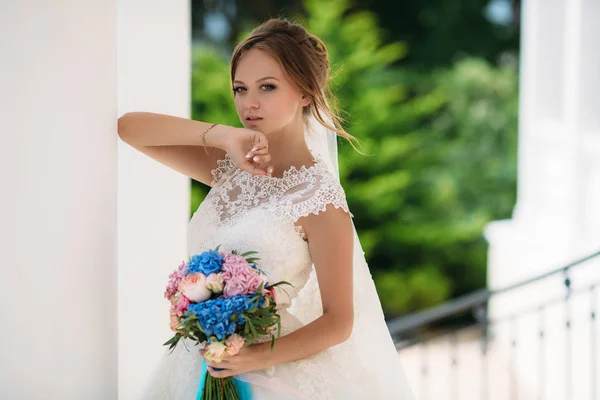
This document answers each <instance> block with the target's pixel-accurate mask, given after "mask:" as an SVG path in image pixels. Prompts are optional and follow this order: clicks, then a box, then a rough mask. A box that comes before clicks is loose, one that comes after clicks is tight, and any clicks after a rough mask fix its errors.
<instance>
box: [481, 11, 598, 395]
mask: <svg viewBox="0 0 600 400" xmlns="http://www.w3.org/2000/svg"><path fill="white" fill-rule="evenodd" d="M522 15H523V19H522V25H521V26H522V48H521V51H522V58H521V79H520V84H521V92H520V124H519V125H520V126H519V177H518V179H519V185H518V199H517V205H516V208H515V212H514V215H513V219H511V220H507V221H497V222H493V223H491V224H489V225H488V227H487V229H486V237H487V239H488V241H489V243H490V249H489V259H488V262H489V264H488V284H489V287H490V288H492V289H496V288H499V287H503V286H506V285H509V284H511V283H514V282H515V281H518V280H522V279H525V278H529V277H532V276H535V275H538V274H541V273H543V272H546V271H549V270H551V269H554V268H557V267H560V266H562V265H564V264H566V263H568V262H569V261H571V260H575V259H576V258H579V257H582V256H585V255H587V254H590V253H592V252H593V251H597V250H600V207H599V205H600V118H599V117H598V116H599V115H600V111H599V110H600V109H599V108H598V107H599V105H600V52H599V51H598V49H600V30H599V28H598V23H597V21H598V20H600V3H599V2H598V1H596V0H568V1H567V0H528V1H525V2H523V14H522ZM571 280H572V284H573V287H574V289H579V288H581V289H584V288H585V287H587V286H589V285H590V284H592V283H594V282H600V260H596V261H594V262H588V263H586V264H585V265H584V266H583V267H579V268H574V269H573V270H572V274H571ZM563 281H564V277H562V276H560V277H556V278H553V279H549V280H547V281H545V282H543V283H542V284H540V285H532V286H530V287H528V288H527V289H525V290H520V291H518V292H512V293H511V295H510V296H502V297H498V298H497V299H496V300H495V301H493V302H492V304H491V308H490V311H491V317H492V318H501V317H502V316H505V315H510V314H511V313H519V310H522V309H524V308H528V307H531V306H535V305H537V304H541V305H543V304H544V303H546V302H547V301H548V300H549V299H556V298H558V299H564V298H565V296H566V294H567V292H566V290H565V286H564V284H563ZM598 291H599V289H596V292H598ZM589 293H590V292H589V291H588V292H584V293H583V294H580V295H573V296H572V297H571V298H570V301H569V303H565V302H559V303H557V304H556V305H554V306H552V307H548V308H547V309H545V310H544V311H543V312H542V313H540V312H537V311H534V312H533V313H530V314H523V315H520V317H519V318H518V321H517V325H516V326H517V328H516V331H513V332H511V329H513V327H511V326H510V324H505V325H503V326H498V327H496V328H495V330H494V335H495V336H496V343H497V348H500V347H502V348H503V351H504V352H505V354H506V355H507V357H508V355H509V354H511V351H512V350H511V349H510V341H511V340H512V339H515V340H516V341H517V348H518V352H517V353H512V354H516V355H515V360H514V365H513V367H514V368H513V370H514V372H515V374H516V376H517V379H518V381H519V383H520V386H521V387H527V388H528V389H530V392H531V393H532V396H534V397H532V398H537V397H535V396H538V395H541V396H542V397H543V398H552V399H554V398H556V399H566V398H568V397H567V396H568V395H569V394H570V395H571V397H570V398H573V399H587V398H590V396H591V392H590V390H591V388H592V381H593V380H594V379H595V380H598V381H600V371H598V370H597V373H598V376H596V377H592V376H591V375H590V367H591V363H592V359H593V358H595V360H596V363H597V364H599V363H600V353H599V352H598V351H597V352H596V353H595V354H594V353H592V352H591V349H592V347H591V343H592V336H597V337H598V338H597V342H600V332H599V330H598V328H597V322H596V325H593V324H592V323H591V312H592V310H593V309H594V307H595V309H596V312H597V310H598V309H599V308H600V302H599V301H600V294H597V295H596V297H595V298H594V297H592V296H591V295H590V294H589ZM569 313H570V317H571V328H570V329H565V322H566V319H567V316H568V315H569ZM540 318H542V319H541V321H543V322H542V324H541V325H540ZM540 327H541V328H542V329H543V330H544V332H545V342H544V343H545V344H544V345H543V346H540V340H539V334H538V330H539V329H540ZM569 332H570V333H569ZM569 335H571V337H569ZM544 346H545V347H544ZM568 348H570V350H567V349H568ZM540 357H541V358H540ZM540 359H541V360H545V361H544V362H545V363H546V367H545V368H544V369H543V374H545V377H544V378H543V384H542V385H541V384H540V382H538V380H537V379H538V372H539V368H538V366H539V363H540ZM569 363H570V364H571V365H572V367H573V368H572V374H571V375H569V374H567V373H566V372H565V371H566V370H567V369H568V365H569ZM541 386H544V387H543V388H542V389H541V390H542V392H543V393H539V392H538V390H539V389H540V387H541Z"/></svg>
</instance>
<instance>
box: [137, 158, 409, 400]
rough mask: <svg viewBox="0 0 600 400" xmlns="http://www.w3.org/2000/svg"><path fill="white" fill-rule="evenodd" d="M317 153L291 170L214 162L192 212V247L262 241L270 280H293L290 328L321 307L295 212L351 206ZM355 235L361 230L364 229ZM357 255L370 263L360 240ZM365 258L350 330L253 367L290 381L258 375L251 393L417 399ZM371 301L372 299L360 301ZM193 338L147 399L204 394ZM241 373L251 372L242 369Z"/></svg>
mask: <svg viewBox="0 0 600 400" xmlns="http://www.w3.org/2000/svg"><path fill="white" fill-rule="evenodd" d="M313 156H314V160H313V161H314V164H313V165H312V166H309V167H306V166H302V167H301V168H300V169H296V168H295V167H292V168H291V169H289V170H287V171H285V172H284V175H283V178H279V177H273V176H258V175H252V174H250V173H248V172H245V171H242V170H240V169H238V168H237V167H236V166H235V164H234V163H233V161H232V160H231V159H230V158H229V157H228V156H226V157H225V159H224V160H219V162H218V167H217V168H216V169H215V170H213V171H212V173H213V177H214V180H213V182H212V184H211V186H212V188H211V190H210V192H209V193H208V195H207V197H206V199H205V200H204V201H203V202H202V204H201V205H200V207H199V208H198V210H197V211H196V212H195V213H194V215H193V217H192V218H191V220H190V222H189V231H188V252H189V255H192V254H199V253H201V252H203V251H206V250H208V249H213V248H215V247H216V246H218V245H221V247H220V250H222V251H224V252H229V251H230V250H233V249H236V250H239V251H240V252H245V251H250V250H253V251H258V252H259V257H260V258H261V260H260V261H259V266H260V268H262V269H263V270H265V272H266V273H267V274H268V275H269V276H270V281H271V282H276V281H280V280H285V281H288V282H290V283H291V284H292V285H294V287H290V286H287V285H286V286H283V287H277V288H276V290H277V292H276V299H277V303H278V309H279V313H280V315H281V329H282V331H281V334H282V336H283V335H287V334H289V333H290V332H293V331H295V330H297V329H299V328H301V327H302V326H303V325H305V324H307V323H309V322H310V321H312V320H314V319H315V318H316V317H318V316H319V315H321V314H322V308H321V299H320V294H319V290H318V283H317V280H316V274H315V272H314V265H313V263H312V260H311V256H310V252H309V247H308V242H307V241H306V240H305V239H304V236H303V233H302V232H301V230H300V229H299V228H298V227H296V226H295V221H297V220H298V219H299V218H300V217H302V216H306V215H309V214H311V213H315V214H318V213H319V212H321V211H324V210H325V207H326V206H327V205H328V204H332V205H334V206H335V207H337V208H341V209H343V210H344V211H346V212H348V213H350V212H349V210H348V205H347V203H346V197H345V194H344V190H343V188H342V186H341V185H340V184H339V183H338V180H337V179H336V177H335V176H334V174H333V173H332V171H331V169H329V168H328V167H327V166H326V164H325V162H324V160H323V159H322V158H321V156H320V155H319V154H315V152H313ZM350 215H352V214H350ZM354 239H355V241H357V240H358V237H357V236H356V231H355V238H354ZM354 257H355V263H358V262H363V263H364V253H363V252H362V248H361V247H360V246H355V254H354ZM357 260H358V261H357ZM359 265H360V264H359ZM364 265H365V267H364V271H367V272H366V275H365V274H364V273H363V275H357V273H358V274H360V273H361V272H360V271H361V268H357V267H356V266H355V271H354V274H355V280H354V283H355V286H358V287H356V288H355V296H354V299H355V300H354V302H355V328H354V330H353V334H352V336H351V337H350V339H349V340H347V341H346V342H344V343H342V344H339V345H337V346H334V347H331V348H329V349H327V350H325V351H322V352H320V353H318V354H315V355H313V356H311V357H308V358H305V359H302V360H297V361H294V362H289V363H284V364H278V365H275V366H274V367H271V368H269V369H267V370H261V371H253V373H254V374H259V375H261V376H262V377H264V378H268V379H269V380H270V382H277V383H280V384H282V385H283V386H284V387H285V388H288V389H291V390H279V389H274V388H272V387H271V385H269V386H264V385H261V384H254V383H251V388H252V398H253V400H285V399H310V400H334V399H335V400H342V399H368V400H387V399H397V400H412V399H413V397H412V394H411V391H410V389H409V386H408V384H407V382H406V378H405V375H404V372H403V370H402V367H401V364H400V360H399V356H398V354H397V352H396V349H395V346H394V343H393V341H392V339H391V337H390V335H389V332H388V331H387V328H386V327H385V322H384V320H383V313H382V311H381V304H380V303H379V299H378V298H377V295H376V293H375V294H373V293H374V286H373V282H372V279H371V276H370V274H368V269H367V268H366V263H365V264H364ZM367 289H371V291H370V292H369V291H368V290H367ZM367 302H369V303H370V307H371V308H366V307H363V306H362V305H363V304H366V303H367ZM165 323H167V321H166V320H165ZM315 340H319V338H318V337H316V338H315ZM186 343H187V347H188V348H189V351H188V350H187V349H186V347H185V346H183V345H182V343H179V344H178V345H177V347H176V348H175V349H174V350H173V353H172V354H169V351H165V354H164V355H163V357H162V359H161V360H160V362H159V365H158V366H157V367H156V368H155V371H154V373H153V374H152V376H151V378H150V379H149V380H148V382H149V384H148V386H147V387H146V389H145V391H144V395H143V399H152V400H194V399H196V393H197V392H198V384H199V381H200V375H201V372H202V371H203V369H202V367H203V366H202V359H201V357H200V356H199V354H198V350H197V347H196V346H195V345H194V344H193V342H192V341H187V340H186ZM275 346H277V343H276V344H275ZM240 379H241V380H244V375H241V376H240Z"/></svg>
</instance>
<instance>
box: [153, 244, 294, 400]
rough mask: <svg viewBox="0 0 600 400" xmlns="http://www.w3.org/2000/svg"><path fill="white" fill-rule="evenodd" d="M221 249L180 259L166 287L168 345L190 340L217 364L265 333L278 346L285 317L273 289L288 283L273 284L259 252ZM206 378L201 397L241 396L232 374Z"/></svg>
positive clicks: (208, 399)
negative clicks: (276, 301)
mask: <svg viewBox="0 0 600 400" xmlns="http://www.w3.org/2000/svg"><path fill="white" fill-rule="evenodd" d="M219 247H220V246H218V247H217V248H216V249H214V250H212V249H211V250H209V251H205V252H204V253H202V254H195V255H192V256H191V257H190V259H189V261H188V262H185V261H182V263H181V264H180V265H179V267H177V269H176V270H175V271H174V272H173V273H171V274H170V275H169V283H168V284H167V288H166V290H165V298H167V299H168V300H169V301H170V303H171V311H170V314H171V330H172V331H174V332H175V335H174V336H173V337H172V338H171V339H170V340H169V341H167V342H166V343H164V345H169V346H170V347H169V349H173V348H174V347H175V346H176V345H177V343H178V342H179V340H180V339H181V338H188V339H192V340H194V341H196V343H197V344H198V345H199V348H200V352H201V354H203V356H204V358H205V359H207V360H212V361H216V362H220V361H222V359H223V357H225V356H233V355H236V354H238V353H239V351H240V349H241V348H242V347H243V346H244V345H249V344H252V343H254V342H255V340H256V339H257V338H259V337H260V336H263V335H270V336H271V348H272V347H273V346H274V345H275V339H276V337H275V335H274V333H275V330H276V331H277V338H279V336H280V333H281V321H280V316H279V314H277V309H276V303H275V290H274V288H275V287H276V286H279V285H283V284H287V285H290V283H288V282H285V281H280V282H277V283H273V284H270V283H269V281H268V277H267V275H266V274H265V273H264V272H263V271H262V270H261V269H260V268H258V266H257V265H256V261H258V260H260V258H257V257H256V255H257V254H258V253H257V252H256V251H248V252H246V253H243V254H238V253H237V251H235V250H234V251H232V252H231V253H228V254H225V253H223V252H220V251H219ZM275 328H276V329H275ZM182 343H184V345H185V342H183V341H182ZM204 382H205V383H204V389H203V391H202V395H201V397H200V398H201V399H202V400H213V399H215V400H217V399H218V400H221V399H228V400H229V399H234V400H237V399H240V395H239V393H238V391H237V387H236V385H235V383H234V382H233V380H232V377H228V378H222V379H221V378H213V377H212V376H211V375H210V374H209V373H208V372H206V374H205V381H204Z"/></svg>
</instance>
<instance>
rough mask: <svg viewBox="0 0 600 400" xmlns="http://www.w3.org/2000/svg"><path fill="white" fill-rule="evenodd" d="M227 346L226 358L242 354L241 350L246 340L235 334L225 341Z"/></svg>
mask: <svg viewBox="0 0 600 400" xmlns="http://www.w3.org/2000/svg"><path fill="white" fill-rule="evenodd" d="M225 344H226V345H227V350H226V351H225V355H226V356H235V355H236V354H238V353H239V352H240V349H241V348H242V347H244V338H243V337H241V336H240V335H238V334H237V333H234V334H233V335H231V336H229V337H228V338H227V339H225Z"/></svg>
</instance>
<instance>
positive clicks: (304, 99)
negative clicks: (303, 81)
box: [300, 95, 310, 107]
mask: <svg viewBox="0 0 600 400" xmlns="http://www.w3.org/2000/svg"><path fill="white" fill-rule="evenodd" d="M300 104H302V107H306V106H307V105H309V104H310V100H309V99H308V96H307V95H302V99H300Z"/></svg>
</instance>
